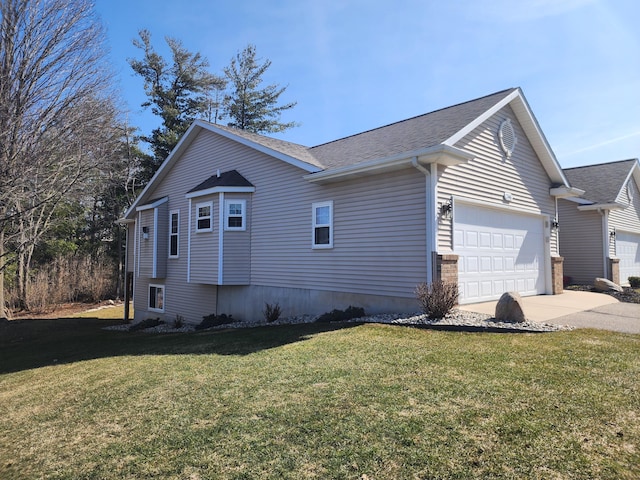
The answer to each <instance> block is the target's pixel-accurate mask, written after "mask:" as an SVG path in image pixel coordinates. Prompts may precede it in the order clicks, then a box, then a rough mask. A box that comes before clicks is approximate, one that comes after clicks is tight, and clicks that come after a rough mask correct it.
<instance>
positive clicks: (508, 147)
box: [498, 118, 518, 158]
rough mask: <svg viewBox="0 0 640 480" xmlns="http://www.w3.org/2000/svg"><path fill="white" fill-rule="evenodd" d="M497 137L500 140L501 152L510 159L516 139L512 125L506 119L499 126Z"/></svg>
mask: <svg viewBox="0 0 640 480" xmlns="http://www.w3.org/2000/svg"><path fill="white" fill-rule="evenodd" d="M498 137H499V138H500V146H501V147H502V151H503V152H504V153H506V154H507V158H511V155H512V154H513V150H514V149H515V148H516V143H517V142H518V139H517V138H516V132H515V131H514V130H513V125H511V120H509V119H508V118H507V119H506V120H504V121H503V122H502V123H501V124H500V129H499V130H498Z"/></svg>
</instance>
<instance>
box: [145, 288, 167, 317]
mask: <svg viewBox="0 0 640 480" xmlns="http://www.w3.org/2000/svg"><path fill="white" fill-rule="evenodd" d="M149 310H152V311H154V312H161V313H162V312H164V286H163V285H149Z"/></svg>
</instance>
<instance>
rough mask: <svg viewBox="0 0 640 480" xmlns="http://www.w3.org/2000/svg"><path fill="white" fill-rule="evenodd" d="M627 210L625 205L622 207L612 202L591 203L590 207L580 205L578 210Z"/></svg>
mask: <svg viewBox="0 0 640 480" xmlns="http://www.w3.org/2000/svg"><path fill="white" fill-rule="evenodd" d="M625 208H627V206H626V205H622V204H620V203H616V202H612V203H592V204H591V205H580V206H579V207H578V210H581V211H585V210H623V209H625Z"/></svg>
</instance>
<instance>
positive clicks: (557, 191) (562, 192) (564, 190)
mask: <svg viewBox="0 0 640 480" xmlns="http://www.w3.org/2000/svg"><path fill="white" fill-rule="evenodd" d="M549 194H550V195H551V196H552V197H556V198H569V197H580V196H582V195H584V190H580V189H579V188H576V187H565V186H564V185H563V186H561V187H555V188H551V189H550V190H549Z"/></svg>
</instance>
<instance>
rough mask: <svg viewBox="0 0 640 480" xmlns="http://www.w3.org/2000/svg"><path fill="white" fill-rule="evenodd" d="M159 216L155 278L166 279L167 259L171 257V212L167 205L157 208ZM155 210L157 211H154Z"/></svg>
mask: <svg viewBox="0 0 640 480" xmlns="http://www.w3.org/2000/svg"><path fill="white" fill-rule="evenodd" d="M156 209H157V211H158V212H157V214H155V213H154V214H155V215H156V219H157V224H156V225H155V228H157V236H156V237H155V238H156V245H155V248H156V275H155V278H165V277H166V276H167V257H168V256H169V210H167V203H166V202H165V203H163V204H162V205H158V207H156ZM154 210H155V209H154Z"/></svg>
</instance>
